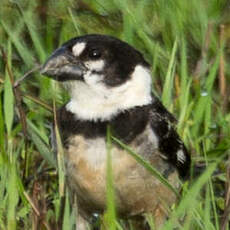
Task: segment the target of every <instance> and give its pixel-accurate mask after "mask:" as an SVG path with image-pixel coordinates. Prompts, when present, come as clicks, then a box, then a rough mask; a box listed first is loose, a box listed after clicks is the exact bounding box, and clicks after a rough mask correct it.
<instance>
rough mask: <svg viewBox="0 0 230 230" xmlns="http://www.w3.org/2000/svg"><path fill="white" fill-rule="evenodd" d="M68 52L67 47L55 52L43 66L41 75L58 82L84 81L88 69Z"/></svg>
mask: <svg viewBox="0 0 230 230" xmlns="http://www.w3.org/2000/svg"><path fill="white" fill-rule="evenodd" d="M68 52H69V51H67V50H66V48H65V47H61V48H59V49H57V50H56V51H54V53H53V54H52V55H51V56H50V57H49V58H48V60H47V61H46V63H45V64H44V65H43V66H42V68H41V71H40V73H41V74H44V75H46V76H48V77H51V78H53V79H55V80H57V81H68V80H82V79H83V74H84V72H85V70H86V68H85V66H84V65H83V64H82V62H81V61H79V60H77V58H76V57H74V56H72V55H71V54H69V53H68Z"/></svg>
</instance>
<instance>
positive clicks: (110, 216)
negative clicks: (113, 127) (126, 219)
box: [104, 125, 116, 230]
mask: <svg viewBox="0 0 230 230" xmlns="http://www.w3.org/2000/svg"><path fill="white" fill-rule="evenodd" d="M106 143H107V159H106V200H107V210H106V213H105V216H104V221H105V226H106V228H107V227H108V228H109V229H111V230H115V229H116V207H115V193H114V187H113V168H112V156H111V131H110V126H109V125H108V126H107V138H106Z"/></svg>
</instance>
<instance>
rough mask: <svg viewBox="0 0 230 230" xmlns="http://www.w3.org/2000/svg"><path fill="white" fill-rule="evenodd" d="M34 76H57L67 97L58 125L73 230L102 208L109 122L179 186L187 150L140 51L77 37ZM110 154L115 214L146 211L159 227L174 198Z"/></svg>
mask: <svg viewBox="0 0 230 230" xmlns="http://www.w3.org/2000/svg"><path fill="white" fill-rule="evenodd" d="M41 73H42V74H44V75H46V76H48V77H51V78H53V79H55V80H57V81H60V82H61V83H62V84H63V85H64V87H65V88H66V89H67V90H68V92H69V94H70V101H69V102H68V103H67V104H65V105H64V106H63V107H61V108H60V109H59V110H58V111H57V122H58V126H59V129H60V134H61V137H62V141H63V145H64V150H65V162H66V176H67V181H68V185H69V186H70V188H71V189H72V191H73V192H74V193H75V194H76V195H77V202H78V207H79V212H78V216H77V229H78V230H86V229H87V226H88V225H89V220H90V217H91V216H92V215H93V214H95V213H98V214H100V213H103V212H104V211H105V210H106V166H107V163H106V162H107V161H106V157H107V147H106V130H107V126H108V125H109V126H110V128H111V133H112V135H113V136H115V137H116V138H118V139H119V140H121V141H122V142H123V143H125V144H126V145H128V146H129V147H130V148H131V149H132V150H134V151H135V152H136V153H137V154H139V155H140V156H141V157H142V158H144V159H145V160H146V161H148V162H149V163H150V164H151V165H152V166H153V167H154V168H155V169H157V170H158V171H159V172H160V173H161V174H162V175H163V176H164V177H165V178H166V179H167V180H168V181H169V182H170V183H171V185H172V186H174V187H175V188H176V189H178V191H179V190H180V182H179V177H181V178H186V177H187V176H188V173H189V168H190V161H191V160H190V155H189V154H188V152H187V150H186V148H185V146H184V144H183V142H182V141H181V139H180V137H179V136H178V134H177V132H176V131H175V127H174V126H175V125H174V124H175V122H176V120H175V118H174V117H173V115H172V114H170V113H169V112H168V111H167V109H166V108H165V107H164V106H163V105H162V103H161V102H160V100H159V99H158V98H157V97H156V96H155V95H154V93H153V92H152V76H151V72H150V65H149V64H148V63H147V62H146V61H145V60H144V58H143V56H142V54H141V53H140V52H139V51H137V50H136V49H135V48H133V47H132V46H130V45H129V44H127V43H126V42H123V41H121V40H119V39H117V38H114V37H112V36H107V35H99V34H91V35H84V36H80V37H76V38H73V39H71V40H69V41H67V42H66V43H64V44H63V45H62V46H61V47H60V48H58V49H57V50H55V51H54V52H53V54H52V55H51V56H50V57H49V58H48V60H47V61H46V63H45V64H44V65H43V67H42V70H41ZM111 159H112V160H111V162H112V170H113V186H114V192H115V205H116V211H117V214H118V215H119V216H120V217H121V218H134V219H135V218H136V219H138V218H140V219H141V217H142V216H143V215H144V214H145V213H149V214H151V215H152V216H153V217H154V219H155V224H156V229H158V228H159V226H161V225H162V224H163V223H164V222H165V220H166V218H167V217H168V210H169V207H170V206H172V204H174V203H175V202H176V200H177V197H176V195H175V194H174V193H173V192H172V191H171V190H170V189H169V188H168V187H166V186H165V185H164V184H162V183H161V182H160V181H159V180H158V179H156V178H155V177H154V176H153V175H152V174H151V173H150V172H149V171H148V170H147V169H146V168H144V167H143V166H142V165H140V164H139V163H138V162H137V161H136V160H135V159H134V158H133V157H132V156H131V155H130V154H128V153H127V152H126V150H125V149H123V148H121V146H119V145H118V144H116V143H112V148H111ZM140 229H141V230H143V229H144V228H140Z"/></svg>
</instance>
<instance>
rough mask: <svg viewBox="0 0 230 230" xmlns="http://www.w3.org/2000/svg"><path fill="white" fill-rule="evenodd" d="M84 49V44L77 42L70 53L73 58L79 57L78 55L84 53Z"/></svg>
mask: <svg viewBox="0 0 230 230" xmlns="http://www.w3.org/2000/svg"><path fill="white" fill-rule="evenodd" d="M85 47H86V43H85V42H79V43H77V44H76V45H74V46H73V48H72V52H73V55H74V56H80V54H81V53H82V52H83V51H84V49H85Z"/></svg>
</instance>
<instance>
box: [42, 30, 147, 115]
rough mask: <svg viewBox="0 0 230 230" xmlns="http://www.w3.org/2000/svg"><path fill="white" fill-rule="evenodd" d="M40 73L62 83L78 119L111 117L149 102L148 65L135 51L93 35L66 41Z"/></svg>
mask: <svg viewBox="0 0 230 230" xmlns="http://www.w3.org/2000/svg"><path fill="white" fill-rule="evenodd" d="M41 73H42V74H45V75H47V76H49V77H52V78H54V79H56V80H58V81H62V82H63V83H64V85H65V86H66V87H67V88H68V90H69V93H70V95H71V98H72V99H71V103H72V104H71V103H69V105H68V106H69V107H68V109H69V110H70V111H71V112H74V113H78V115H79V113H84V114H81V115H79V116H80V117H87V118H90V119H91V118H92V119H97V118H98V117H110V115H111V114H114V111H116V112H118V111H121V110H124V109H127V108H131V107H134V106H137V105H138V106H139V105H143V104H147V103H149V102H150V101H151V95H150V94H151V75H150V71H149V65H148V63H147V62H146V61H145V60H144V58H143V56H142V54H141V53H140V52H139V51H137V50H136V49H135V48H133V47H131V46H130V45H129V44H127V43H126V42H123V41H121V40H119V39H116V38H114V37H111V36H106V35H96V34H92V35H85V36H81V37H77V38H73V39H71V40H69V41H67V42H66V43H64V44H63V45H62V46H61V47H60V48H58V49H57V50H56V51H54V53H53V54H52V55H51V57H50V58H49V59H48V60H47V62H46V63H45V64H44V66H43V69H42V71H41ZM77 107H78V111H75V110H76V108H77ZM99 110H100V112H99ZM83 111H85V112H83ZM89 111H91V112H89ZM89 113H90V114H91V115H89ZM107 113H108V114H107ZM95 114H98V115H95ZM95 117H96V118H95Z"/></svg>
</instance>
